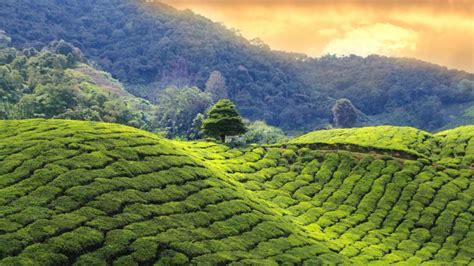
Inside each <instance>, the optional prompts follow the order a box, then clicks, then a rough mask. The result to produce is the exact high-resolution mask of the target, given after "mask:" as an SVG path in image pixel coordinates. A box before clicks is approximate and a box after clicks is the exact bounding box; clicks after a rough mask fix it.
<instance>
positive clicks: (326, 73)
mask: <svg viewBox="0 0 474 266" xmlns="http://www.w3.org/2000/svg"><path fill="white" fill-rule="evenodd" d="M0 29H3V30H5V31H6V33H7V34H8V35H9V36H11V38H12V44H13V45H14V46H15V47H18V48H20V49H24V48H30V47H34V48H36V49H40V48H41V47H44V46H45V45H47V44H48V43H50V42H51V41H55V40H60V39H64V40H65V41H67V42H69V43H71V44H73V45H74V46H75V47H77V48H79V49H80V50H81V51H82V52H83V53H84V55H85V57H86V58H89V59H90V60H91V61H93V62H94V63H95V64H96V65H97V67H100V68H102V69H103V70H105V71H107V72H110V73H111V74H112V75H113V77H114V78H116V79H118V80H119V81H121V82H122V83H124V84H125V88H126V89H127V90H128V91H129V92H131V93H132V94H134V95H136V96H139V97H143V98H146V99H147V100H150V101H152V102H155V103H157V102H159V99H158V95H159V92H160V91H162V90H163V89H164V88H166V87H170V86H174V87H177V88H184V87H198V88H199V89H200V90H201V91H205V90H206V87H207V86H208V85H209V84H211V85H212V84H213V85H214V86H220V88H219V90H220V91H221V92H222V91H224V93H225V95H228V96H229V97H230V98H231V99H232V100H233V101H234V102H236V104H237V107H238V108H239V110H240V112H241V113H242V115H243V116H244V117H246V118H248V119H250V120H257V119H258V120H264V121H266V122H267V123H269V124H271V125H274V126H278V127H280V128H282V129H285V130H287V131H288V130H291V131H308V130H312V129H315V128H321V127H325V126H327V125H328V124H330V123H331V122H332V114H331V107H332V105H333V104H334V103H335V101H336V100H337V99H340V98H348V99H349V100H351V101H352V103H353V105H354V106H355V107H356V108H357V109H358V110H359V111H360V113H359V116H360V118H361V119H359V124H366V125H367V124H368V125H371V124H395V125H410V126H416V127H419V128H422V129H426V130H438V129H440V128H445V127H451V126H454V125H457V124H463V123H472V122H473V117H472V116H468V115H466V114H468V113H469V112H468V111H467V110H468V108H470V107H471V106H472V105H474V76H473V74H469V73H466V72H462V71H455V70H448V69H446V68H444V67H440V66H436V65H432V64H428V63H424V62H420V61H416V60H412V59H393V58H387V57H381V56H369V57H367V58H362V57H357V56H348V57H342V58H337V57H334V56H325V57H322V58H318V59H315V58H310V57H307V56H305V55H302V54H294V53H284V52H275V51H271V50H270V48H269V47H268V46H266V45H265V44H263V43H262V42H251V41H248V40H246V39H244V38H243V37H241V36H240V35H239V34H238V33H237V32H235V31H232V30H229V29H227V28H226V27H225V26H223V25H221V24H218V23H214V22H212V21H210V20H208V19H206V18H204V17H201V16H198V15H195V14H193V13H192V12H191V11H177V10H175V9H173V8H171V7H169V6H166V5H163V4H160V3H144V1H132V0H99V1H91V0H86V1H76V0H42V1H28V0H4V1H2V2H1V3H0ZM216 78H217V79H218V81H215V79H216ZM211 91H212V90H211Z"/></svg>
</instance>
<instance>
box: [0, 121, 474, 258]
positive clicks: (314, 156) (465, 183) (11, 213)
mask: <svg viewBox="0 0 474 266" xmlns="http://www.w3.org/2000/svg"><path fill="white" fill-rule="evenodd" d="M382 129H383V130H380V128H368V129H350V130H349V131H348V132H350V134H351V135H353V136H354V138H352V139H349V137H348V136H347V135H344V134H342V133H344V132H346V130H343V131H341V130H339V129H336V130H328V131H323V132H314V133H312V134H313V135H311V136H312V137H315V136H317V137H318V138H322V139H323V140H326V141H327V143H326V144H325V145H326V146H315V145H314V143H312V142H308V143H304V142H296V143H291V142H290V143H282V144H279V145H261V146H259V145H252V146H247V147H239V148H230V147H228V146H226V145H220V144H216V143H212V142H183V141H178V140H167V139H163V138H159V137H157V136H156V135H154V134H151V133H147V132H145V131H141V130H138V129H134V128H130V127H126V126H122V125H116V124H105V123H95V122H79V121H66V120H43V119H35V120H10V121H0V264H2V265H53V264H54V265H65V264H76V265H109V264H114V265H121V264H123V265H151V264H158V265H160V264H163V265H187V264H193V265H194V264H198V265H199V264H232V263H236V264H241V263H245V264H262V265H280V264H283V265H290V264H291V265H293V264H297V265H313V264H328V265H332V264H342V265H350V264H379V265H386V264H391V263H400V264H405V265H412V264H432V265H440V264H441V265H444V264H460V265H469V264H472V263H473V262H474V250H473V249H472V242H473V241H474V233H473V230H472V221H473V218H474V217H473V214H472V211H473V207H472V200H473V195H474V185H473V184H472V183H473V182H474V181H473V180H474V179H473V178H474V173H473V171H472V164H470V161H469V159H466V158H472V157H469V156H470V155H471V153H472V149H470V147H471V144H472V140H473V134H474V130H473V129H472V127H461V128H458V129H454V130H449V131H446V132H441V133H439V134H436V135H431V134H427V133H424V132H421V131H416V130H414V129H413V130H411V129H407V128H396V127H393V128H392V127H384V128H382ZM341 132H342V133H341ZM381 132H385V133H381ZM341 134H342V135H341ZM384 134H385V135H384ZM363 136H365V137H367V138H368V139H369V140H370V141H369V140H365V139H364V137H363ZM402 136H405V137H402ZM323 137H326V138H325V139H324V138H323ZM343 137H344V138H346V139H349V140H350V142H351V144H352V145H353V146H347V144H344V145H340V142H339V140H341V139H343ZM373 138H375V140H376V141H374V140H373ZM306 140H310V139H306ZM312 141H314V139H313V140H312ZM417 141H418V142H417ZM358 142H360V143H358ZM390 143H393V147H391V148H388V149H389V150H391V151H392V152H390V153H388V152H387V150H381V145H388V144H390ZM357 146H361V147H364V149H365V150H363V151H362V150H357V149H355V148H354V147H357ZM424 149H426V150H424ZM401 151H407V152H408V151H410V152H411V153H410V154H412V155H416V156H422V157H423V159H416V158H414V159H407V158H404V155H403V153H400V152H401ZM415 159H416V160H415ZM447 159H449V160H447ZM440 166H442V167H440Z"/></svg>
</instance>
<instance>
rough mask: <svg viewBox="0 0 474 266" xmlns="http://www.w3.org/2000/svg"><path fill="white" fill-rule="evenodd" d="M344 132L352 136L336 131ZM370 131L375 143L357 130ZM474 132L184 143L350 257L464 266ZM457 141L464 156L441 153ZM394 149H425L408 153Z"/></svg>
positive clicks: (469, 256)
mask: <svg viewBox="0 0 474 266" xmlns="http://www.w3.org/2000/svg"><path fill="white" fill-rule="evenodd" d="M378 130H380V131H378ZM340 132H344V133H345V132H351V133H352V134H353V135H351V136H349V135H346V136H345V137H346V138H343V137H339V139H338V134H339V133H340ZM367 132H371V133H372V134H375V135H376V136H371V137H369V138H371V139H372V142H369V141H366V140H365V139H364V138H363V137H362V136H367V134H368V133H367ZM387 132H388V133H387ZM390 132H400V133H401V134H400V135H397V134H390ZM409 133H411V135H410V134H409ZM472 135H474V131H473V130H472V127H464V128H459V129H456V130H453V131H450V132H444V133H440V134H439V135H430V134H428V133H424V132H419V131H417V130H414V129H409V128H395V127H394V128H390V127H383V128H378V129H374V128H369V129H352V130H333V131H322V132H315V133H311V134H310V136H312V137H314V138H313V139H308V138H307V139H306V140H304V141H303V142H301V143H305V142H308V143H311V142H313V143H314V142H316V141H319V142H321V143H324V142H326V141H328V139H331V140H339V141H340V143H345V142H344V140H349V141H350V142H351V143H352V144H354V145H355V146H349V147H346V146H344V145H339V143H338V142H337V141H334V142H333V143H336V144H334V145H333V146H331V145H329V146H323V147H322V148H324V149H318V148H319V147H320V146H318V145H312V144H308V145H303V144H301V143H299V144H295V145H292V144H288V145H282V146H278V147H275V146H273V147H250V148H246V149H230V148H228V147H225V146H222V145H216V144H205V143H195V144H191V143H184V144H182V145H186V146H187V149H188V150H189V151H190V152H193V151H194V152H195V154H199V155H201V156H203V160H205V161H207V163H208V164H212V165H215V167H219V168H220V169H222V171H225V172H227V174H228V175H229V176H231V177H232V178H233V179H234V180H236V181H238V182H239V183H241V184H242V185H243V186H244V187H245V188H246V189H247V190H248V191H250V193H251V194H252V195H254V196H255V197H257V198H260V199H263V200H265V201H268V202H270V203H272V204H273V206H274V209H278V210H280V211H282V212H284V213H285V214H286V215H287V216H288V217H291V220H292V221H293V222H294V223H295V224H297V225H299V226H302V227H303V228H304V229H305V230H306V232H307V233H308V235H311V236H312V237H315V238H316V239H320V240H321V241H327V242H328V244H327V245H328V247H330V248H331V250H335V251H337V252H338V253H339V254H340V255H343V256H344V257H346V258H348V259H349V260H351V262H353V263H356V264H367V263H369V264H372V263H373V264H379V265H387V264H391V263H402V264H405V265H418V264H422V263H427V264H434V265H439V264H452V263H457V264H459V265H465V264H471V263H473V259H474V249H473V247H474V229H473V221H474V219H473V218H474V217H473V214H474V207H473V204H472V203H473V201H472V200H473V196H474V186H473V185H474V184H473V182H474V181H473V178H474V170H473V169H474V168H473V167H472V165H468V164H466V163H468V162H466V160H467V159H466V158H468V157H467V156H469V155H468V154H472V151H470V150H469V147H471V146H467V148H465V147H464V145H463V144H462V143H471V144H472V142H470V141H469V140H468V139H472ZM329 136H331V137H329ZM466 136H471V137H466ZM324 137H326V139H325V138H324ZM355 139H358V140H360V143H358V142H357V141H356V140H355ZM416 139H420V143H417V142H416ZM299 140H301V139H299ZM392 141H395V143H393V142H392ZM430 141H433V143H431V142H430ZM296 142H299V141H298V140H297V141H296ZM381 143H385V144H387V145H388V146H389V147H388V150H390V149H393V151H394V152H393V153H390V152H387V148H386V147H385V146H384V144H381ZM426 143H429V144H428V145H427V144H426ZM454 143H457V144H458V145H457V146H456V147H458V146H462V147H463V149H465V150H466V152H465V153H466V156H462V155H461V154H462V153H461V152H458V153H455V155H453V158H456V160H454V161H453V160H451V159H449V158H451V157H449V158H448V157H446V158H443V157H440V154H446V151H448V150H450V149H451V148H449V145H454ZM371 145H374V146H375V147H376V148H374V149H372V150H370V147H371ZM359 146H361V147H366V148H369V149H368V151H369V152H368V153H365V154H364V153H361V152H360V149H357V147H359ZM424 147H429V148H426V150H425V149H424ZM346 148H347V149H346ZM379 148H383V149H382V150H380V149H379ZM344 149H346V150H344ZM397 149H399V151H407V150H408V151H411V152H413V151H415V152H416V153H417V154H420V155H423V156H420V158H419V159H417V160H407V159H405V158H403V156H401V157H400V155H401V154H400V153H399V152H398V150H397ZM457 149H459V150H460V149H461V148H457ZM354 150H355V151H354ZM431 150H432V151H431ZM422 152H423V153H424V154H421V153H422ZM390 154H392V155H393V156H391V155H390ZM413 154H415V153H413ZM447 158H448V159H449V160H448V161H446V159H447ZM443 161H444V162H443ZM461 161H464V164H460V162H461Z"/></svg>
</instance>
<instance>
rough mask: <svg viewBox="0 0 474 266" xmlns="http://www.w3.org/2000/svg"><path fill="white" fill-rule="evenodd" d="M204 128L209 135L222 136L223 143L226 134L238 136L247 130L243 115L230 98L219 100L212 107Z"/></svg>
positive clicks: (204, 131)
mask: <svg viewBox="0 0 474 266" xmlns="http://www.w3.org/2000/svg"><path fill="white" fill-rule="evenodd" d="M202 130H203V133H204V134H205V135H207V136H210V137H215V138H220V139H221V141H222V143H224V142H225V137H226V136H236V135H240V134H244V133H245V132H246V131H247V130H246V128H245V125H244V123H243V121H242V117H240V115H239V113H238V112H237V110H236V109H235V105H234V103H233V102H232V101H230V100H229V99H222V100H219V101H218V102H217V103H216V104H214V106H212V107H211V109H210V110H209V112H208V113H207V116H206V119H205V120H204V122H203V125H202Z"/></svg>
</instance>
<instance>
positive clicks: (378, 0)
mask: <svg viewBox="0 0 474 266" xmlns="http://www.w3.org/2000/svg"><path fill="white" fill-rule="evenodd" d="M161 1H164V2H166V3H168V4H170V5H172V6H174V7H176V8H178V9H185V8H189V9H191V10H193V11H194V12H196V13H199V14H202V15H204V16H206V17H209V18H210V19H212V20H214V21H217V22H222V23H224V24H225V25H226V26H228V27H229V28H236V29H239V30H241V33H242V35H243V36H244V37H246V38H247V39H254V38H257V37H258V38H260V39H262V40H263V41H264V42H265V43H267V44H268V45H269V46H270V47H271V48H272V49H275V50H284V51H292V52H301V53H306V54H308V55H310V56H315V57H318V56H322V55H324V54H325V53H336V54H350V53H352V54H358V55H368V54H372V53H378V54H383V55H388V56H395V57H415V58H418V59H421V60H425V61H430V62H433V63H436V64H441V65H445V66H448V67H454V68H458V69H464V70H468V71H470V72H474V49H473V47H474V16H473V15H472V14H474V2H473V1H474V0H239V1H237V0H161Z"/></svg>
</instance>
